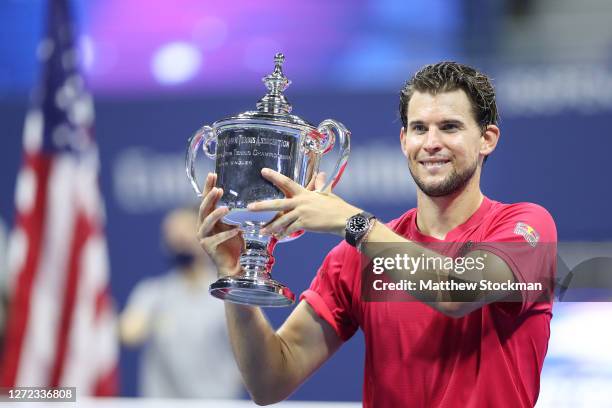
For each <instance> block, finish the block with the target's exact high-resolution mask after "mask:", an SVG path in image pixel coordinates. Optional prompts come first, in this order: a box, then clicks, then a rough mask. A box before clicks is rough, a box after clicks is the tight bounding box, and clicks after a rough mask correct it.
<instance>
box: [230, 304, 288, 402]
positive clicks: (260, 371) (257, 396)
mask: <svg viewBox="0 0 612 408" xmlns="http://www.w3.org/2000/svg"><path fill="white" fill-rule="evenodd" d="M225 315H226V319H227V327H228V331H229V337H230V341H231V344H232V349H233V351H234V356H235V358H236V361H237V363H238V367H239V368H240V372H241V373H242V377H243V380H244V383H245V385H246V387H247V389H248V391H249V393H250V394H251V397H252V398H253V400H254V401H255V402H256V403H258V404H270V403H274V402H278V401H280V400H283V399H285V398H286V397H287V396H288V395H289V394H290V393H291V392H292V391H293V389H294V388H295V387H296V386H297V384H294V383H295V381H293V380H292V378H293V376H292V375H291V374H290V373H291V372H292V371H291V369H290V361H289V359H288V357H287V355H288V353H287V349H286V345H285V344H284V343H283V341H282V339H281V338H280V337H279V336H278V335H277V334H276V332H275V331H274V329H273V328H272V326H271V325H270V323H269V322H268V320H267V319H266V317H265V315H264V314H263V312H262V311H261V309H260V308H258V307H254V306H243V305H237V304H233V303H230V302H226V303H225Z"/></svg>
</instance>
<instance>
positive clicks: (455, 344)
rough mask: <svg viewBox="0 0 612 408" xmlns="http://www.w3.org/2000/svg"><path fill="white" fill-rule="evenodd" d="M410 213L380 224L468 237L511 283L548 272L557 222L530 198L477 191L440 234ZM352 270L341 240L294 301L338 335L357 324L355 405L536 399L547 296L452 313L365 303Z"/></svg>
mask: <svg viewBox="0 0 612 408" xmlns="http://www.w3.org/2000/svg"><path fill="white" fill-rule="evenodd" d="M416 217H417V211H416V209H412V210H410V211H408V212H406V213H405V214H404V215H402V216H401V217H400V218H398V219H396V220H394V221H392V222H390V223H389V224H388V226H389V227H390V228H392V229H393V230H394V231H395V232H396V233H398V234H400V235H402V236H404V237H405V238H407V239H409V240H411V241H415V242H419V243H423V244H424V245H426V244H427V243H431V242H471V243H475V245H474V248H476V247H478V248H479V249H483V250H485V251H490V252H492V253H494V254H495V255H497V256H499V257H500V258H501V259H503V260H504V261H505V262H506V264H507V265H508V266H509V267H510V269H511V270H512V272H513V274H514V277H515V280H516V281H517V282H529V281H533V280H537V279H539V278H540V275H541V276H542V277H544V278H542V279H554V269H555V267H556V262H555V260H556V252H555V251H556V245H555V244H556V241H557V233H556V228H555V224H554V221H553V219H552V217H551V216H550V214H549V213H548V212H547V211H546V210H545V209H544V208H542V207H540V206H538V205H536V204H532V203H518V204H502V203H500V202H496V201H493V200H490V199H488V198H486V197H485V198H484V200H483V202H482V204H481V205H480V207H479V208H478V210H477V211H476V212H475V213H474V214H473V215H472V216H471V217H470V218H469V219H468V220H467V221H466V222H465V223H463V224H462V225H460V226H458V227H457V228H455V229H453V230H452V231H450V232H449V233H448V234H447V236H446V237H445V239H444V240H436V239H435V238H433V237H429V236H426V235H424V234H422V233H420V231H419V230H418V228H417V224H416ZM495 243H504V244H503V245H497V244H495ZM505 243H509V245H506V244H505ZM512 243H516V244H517V245H516V246H514V245H510V244H512ZM518 244H523V245H518ZM543 245H548V246H549V247H550V248H551V250H550V251H545V252H546V253H547V255H546V257H544V258H546V259H542V258H543V257H542V256H541V254H542V252H541V251H540V252H538V251H536V250H535V248H542V246H543ZM530 248H532V249H530ZM361 268H362V265H361V255H360V254H359V253H358V252H357V251H356V250H355V248H353V247H351V246H349V245H348V244H346V243H344V242H343V243H340V244H339V245H338V246H336V247H335V248H334V249H333V250H332V251H331V252H330V253H329V254H328V255H327V257H326V258H325V260H324V262H323V264H322V265H321V267H320V268H319V271H318V272H317V275H316V277H315V278H314V280H313V281H312V283H311V286H310V288H309V289H308V290H306V291H305V292H304V293H303V294H302V296H301V298H302V299H305V300H306V301H307V302H308V303H309V305H310V306H311V307H312V308H313V310H314V311H315V312H316V313H317V314H318V315H319V316H320V317H321V318H323V319H324V320H325V321H326V322H327V323H329V324H330V325H331V327H332V328H333V329H334V330H335V331H336V333H337V334H338V336H339V337H340V338H341V339H343V340H348V339H349V338H350V337H351V336H352V335H353V334H354V333H355V331H356V330H357V329H359V328H361V329H362V330H363V332H364V337H365V343H366V359H365V375H364V386H363V405H364V407H376V408H379V407H389V408H391V407H496V408H500V407H512V408H516V407H532V406H534V405H535V403H536V400H537V397H538V393H539V378H540V372H541V369H542V364H543V361H544V356H545V355H546V350H547V346H548V339H549V336H550V328H549V327H550V319H551V317H552V312H551V310H552V299H551V298H550V297H549V298H548V299H547V300H539V301H530V300H529V299H528V297H527V296H524V297H523V301H522V302H514V303H510V302H494V303H490V304H487V305H485V306H483V307H481V308H480V309H477V310H475V311H473V312H471V313H469V314H467V315H466V316H463V317H461V318H452V317H448V316H446V315H444V314H442V313H441V312H439V311H437V310H435V309H433V308H431V307H430V306H427V305H426V304H424V303H421V302H416V301H411V302H368V301H365V300H364V299H363V298H362V296H361V293H362V291H361V289H362V288H361V286H362V274H361Z"/></svg>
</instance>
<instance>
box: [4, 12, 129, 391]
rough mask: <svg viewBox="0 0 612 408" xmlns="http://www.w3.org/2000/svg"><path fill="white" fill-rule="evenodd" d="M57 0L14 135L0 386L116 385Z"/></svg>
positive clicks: (69, 49) (105, 279)
mask: <svg viewBox="0 0 612 408" xmlns="http://www.w3.org/2000/svg"><path fill="white" fill-rule="evenodd" d="M71 23H72V22H71V17H70V10H69V6H68V3H67V1H66V0H50V1H49V3H48V21H47V31H46V37H45V38H44V39H43V40H42V41H41V43H40V45H39V49H38V54H39V58H40V60H41V65H42V78H41V79H42V81H41V83H40V86H39V88H38V89H37V92H36V93H35V94H34V97H33V104H32V108H31V109H30V111H29V112H28V114H27V117H26V120H25V127H24V133H23V149H24V155H23V165H22V168H21V170H20V172H19V175H18V178H17V186H16V193H15V205H16V211H15V213H16V216H15V226H14V231H13V233H12V235H11V241H10V249H9V252H10V255H9V257H10V259H11V262H10V264H11V266H10V270H9V274H10V281H9V285H10V290H11V295H10V296H11V299H10V306H9V317H8V325H7V329H6V338H5V349H4V356H3V359H2V362H0V368H1V373H0V374H1V375H0V386H4V387H14V386H47V387H58V386H71V387H77V393H78V395H114V394H116V392H117V360H118V343H117V333H116V313H115V309H114V304H113V303H112V301H111V298H110V295H109V275H110V274H109V262H108V253H107V246H106V240H105V237H104V230H103V224H104V208H103V203H102V197H101V195H100V192H99V186H98V169H99V161H98V150H97V147H96V144H95V140H94V137H93V119H94V114H93V103H92V99H91V96H90V95H89V94H88V93H87V92H86V90H85V86H84V83H83V79H82V77H81V76H80V75H79V70H78V55H77V48H76V47H75V41H74V38H73V29H72V25H71Z"/></svg>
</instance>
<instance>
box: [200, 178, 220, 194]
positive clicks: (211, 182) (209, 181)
mask: <svg viewBox="0 0 612 408" xmlns="http://www.w3.org/2000/svg"><path fill="white" fill-rule="evenodd" d="M216 181H217V174H216V173H208V174H207V175H206V180H204V187H203V188H202V197H204V196H205V195H206V194H208V192H209V191H210V190H211V189H212V188H213V187H214V186H215V183H216Z"/></svg>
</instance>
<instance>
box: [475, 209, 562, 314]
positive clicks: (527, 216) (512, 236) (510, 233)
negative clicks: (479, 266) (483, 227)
mask: <svg viewBox="0 0 612 408" xmlns="http://www.w3.org/2000/svg"><path fill="white" fill-rule="evenodd" d="M474 249H482V250H485V251H488V252H491V253H493V254H495V255H497V256H499V257H500V258H501V259H503V260H504V262H505V263H506V264H507V265H508V267H509V268H510V269H511V270H512V273H513V275H514V278H515V280H516V282H519V283H526V284H537V283H540V284H541V287H542V290H531V289H521V295H522V296H521V297H522V303H523V304H522V307H521V311H523V310H525V308H526V306H527V305H529V304H530V303H532V302H536V301H545V302H550V303H552V297H553V294H554V279H555V272H556V259H557V229H556V227H555V222H554V220H553V218H552V216H551V215H550V214H549V213H548V211H546V209H544V208H543V207H541V206H539V205H536V204H532V203H519V204H513V205H509V206H508V207H507V208H506V209H504V210H503V211H501V212H500V213H499V214H498V215H497V216H496V219H495V220H494V221H493V222H492V223H491V224H490V227H489V230H488V231H487V233H486V234H485V238H484V239H483V242H479V243H477V244H476V245H475V246H474Z"/></svg>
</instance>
